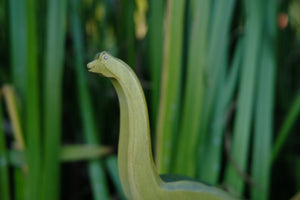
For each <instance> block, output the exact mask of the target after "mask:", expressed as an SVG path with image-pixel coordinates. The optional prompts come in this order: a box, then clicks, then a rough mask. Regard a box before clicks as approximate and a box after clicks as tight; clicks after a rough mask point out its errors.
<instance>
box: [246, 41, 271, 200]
mask: <svg viewBox="0 0 300 200" xmlns="http://www.w3.org/2000/svg"><path fill="white" fill-rule="evenodd" d="M266 40H267V39H265V41H266ZM262 51H263V52H262V60H261V65H260V68H259V76H260V77H259V82H258V91H257V93H258V95H257V106H256V116H255V121H254V123H255V131H254V143H253V145H254V147H253V161H252V178H253V180H254V183H255V184H256V185H257V187H255V185H254V187H253V188H252V190H251V198H252V199H258V200H259V199H268V189H269V176H270V171H271V166H270V157H271V143H272V133H273V130H272V129H273V105H274V100H273V97H274V88H273V86H274V80H275V70H274V69H275V63H274V56H273V54H272V50H271V49H270V46H268V43H267V44H266V42H264V44H263V47H262Z"/></svg>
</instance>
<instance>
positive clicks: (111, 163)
mask: <svg viewBox="0 0 300 200" xmlns="http://www.w3.org/2000/svg"><path fill="white" fill-rule="evenodd" d="M105 164H106V167H107V170H108V173H109V175H110V176H111V179H112V181H113V183H114V185H115V186H116V188H117V190H118V192H119V194H120V195H121V197H122V199H126V197H125V195H124V192H123V189H122V186H121V181H120V177H119V170H118V158H117V157H116V156H110V157H108V158H107V159H106V160H105Z"/></svg>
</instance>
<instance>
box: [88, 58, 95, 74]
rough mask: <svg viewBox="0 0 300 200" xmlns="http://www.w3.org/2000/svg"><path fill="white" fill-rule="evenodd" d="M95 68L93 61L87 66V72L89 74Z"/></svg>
mask: <svg viewBox="0 0 300 200" xmlns="http://www.w3.org/2000/svg"><path fill="white" fill-rule="evenodd" d="M94 67H95V65H94V63H93V61H92V62H90V63H88V64H87V68H88V71H89V72H90V71H91V70H92V69H93V68H94Z"/></svg>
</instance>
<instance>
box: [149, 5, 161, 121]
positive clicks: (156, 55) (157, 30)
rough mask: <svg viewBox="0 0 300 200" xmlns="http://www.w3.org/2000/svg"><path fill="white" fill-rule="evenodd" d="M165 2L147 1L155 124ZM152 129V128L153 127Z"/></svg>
mask: <svg viewBox="0 0 300 200" xmlns="http://www.w3.org/2000/svg"><path fill="white" fill-rule="evenodd" d="M164 4H165V2H164V1H163V0H152V1H149V8H150V13H149V33H148V37H149V54H150V59H149V62H150V69H151V82H152V91H151V95H152V99H151V100H152V119H153V120H152V121H153V123H154V124H156V119H157V112H158V103H159V92H160V78H161V69H162V56H163V19H164V10H165V9H164V8H165V5H164ZM153 127H154V126H153Z"/></svg>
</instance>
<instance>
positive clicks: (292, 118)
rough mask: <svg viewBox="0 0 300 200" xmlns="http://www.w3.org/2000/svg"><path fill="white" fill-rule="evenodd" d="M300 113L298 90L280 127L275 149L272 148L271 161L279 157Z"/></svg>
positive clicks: (299, 93)
mask: <svg viewBox="0 0 300 200" xmlns="http://www.w3.org/2000/svg"><path fill="white" fill-rule="evenodd" d="M299 114H300V91H299V92H298V94H297V96H296V97H295V100H294V102H293V104H292V106H291V108H290V110H289V112H288V114H287V116H286V118H285V120H284V122H283V124H282V126H281V128H280V129H279V133H278V136H277V139H276V141H275V143H274V146H273V149H272V159H271V162H272V163H274V162H275V161H276V159H277V158H278V155H279V153H280V151H281V149H282V147H283V145H284V143H285V142H286V140H287V138H288V136H289V133H291V129H292V127H293V125H294V124H295V122H296V120H297V118H298V116H299Z"/></svg>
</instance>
